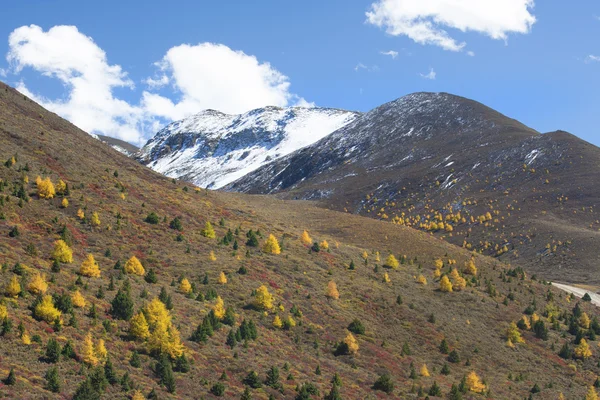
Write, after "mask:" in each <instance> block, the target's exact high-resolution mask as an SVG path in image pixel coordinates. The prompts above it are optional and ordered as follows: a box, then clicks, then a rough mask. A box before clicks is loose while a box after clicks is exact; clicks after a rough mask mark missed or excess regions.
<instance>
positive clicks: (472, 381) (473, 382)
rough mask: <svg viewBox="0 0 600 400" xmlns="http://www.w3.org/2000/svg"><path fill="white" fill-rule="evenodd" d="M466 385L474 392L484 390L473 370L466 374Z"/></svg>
mask: <svg viewBox="0 0 600 400" xmlns="http://www.w3.org/2000/svg"><path fill="white" fill-rule="evenodd" d="M467 387H468V388H469V390H470V391H471V392H475V393H481V392H483V391H484V390H485V385H484V384H483V383H482V382H481V379H480V378H479V376H478V375H477V373H475V371H471V372H470V373H469V375H467Z"/></svg>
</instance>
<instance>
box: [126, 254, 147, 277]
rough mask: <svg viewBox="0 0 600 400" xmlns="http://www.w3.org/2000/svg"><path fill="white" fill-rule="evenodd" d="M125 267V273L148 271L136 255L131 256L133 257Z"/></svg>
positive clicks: (132, 273)
mask: <svg viewBox="0 0 600 400" xmlns="http://www.w3.org/2000/svg"><path fill="white" fill-rule="evenodd" d="M124 269H125V273H127V274H131V275H144V273H146V270H145V269H144V266H143V265H142V263H141V262H140V260H138V258H137V257H136V256H131V258H130V259H129V260H127V262H126V263H125V267H124Z"/></svg>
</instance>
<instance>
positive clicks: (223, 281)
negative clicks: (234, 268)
mask: <svg viewBox="0 0 600 400" xmlns="http://www.w3.org/2000/svg"><path fill="white" fill-rule="evenodd" d="M218 282H219V283H220V284H221V285H224V284H226V283H227V276H226V275H225V272H223V271H221V273H220V274H219V279H218Z"/></svg>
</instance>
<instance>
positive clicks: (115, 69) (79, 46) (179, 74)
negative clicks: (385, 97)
mask: <svg viewBox="0 0 600 400" xmlns="http://www.w3.org/2000/svg"><path fill="white" fill-rule="evenodd" d="M6 58H7V60H8V62H9V66H10V67H9V70H8V72H10V73H13V74H15V75H17V76H18V75H19V74H20V73H21V71H22V70H23V69H25V68H32V69H33V70H35V71H37V72H39V73H41V74H42V75H44V76H47V77H50V78H55V79H58V80H59V81H60V82H61V83H62V84H63V86H64V88H65V93H61V94H60V95H59V96H57V97H56V98H53V99H50V98H47V97H44V96H42V95H40V94H36V93H33V92H32V91H31V90H30V89H29V88H28V87H27V85H26V84H25V83H24V82H23V81H21V83H20V84H19V85H18V87H17V89H18V90H19V91H21V92H22V93H24V94H26V95H28V96H30V97H31V98H33V99H34V100H35V101H37V102H39V103H40V104H41V105H42V106H44V107H46V108H48V109H49V110H52V111H54V112H56V113H57V114H59V115H61V116H63V117H64V118H66V119H68V120H69V121H71V122H73V123H74V124H75V125H77V126H79V127H80V128H82V129H83V130H85V131H87V132H90V133H101V134H104V135H108V136H113V137H118V138H120V139H123V140H127V141H129V142H132V143H136V144H142V143H143V142H144V141H145V140H146V139H148V137H149V136H151V135H153V134H154V133H155V132H156V130H157V127H158V126H159V124H161V123H165V122H169V121H171V120H175V119H180V118H184V117H187V116H189V115H191V114H194V113H197V112H199V111H201V110H203V109H206V108H213V109H217V110H219V111H222V112H226V113H241V112H246V111H248V110H250V109H253V108H258V107H263V106H267V105H275V106H288V105H299V106H304V107H310V106H314V104H313V103H310V102H308V101H306V100H305V99H303V98H301V97H299V96H297V95H295V94H293V93H291V92H290V91H289V88H290V82H289V79H288V78H287V77H286V76H285V75H283V74H282V73H281V72H279V71H277V70H276V69H275V68H273V67H272V66H271V65H270V64H269V63H265V62H260V61H258V60H257V59H256V57H254V56H252V55H247V54H245V53H243V52H241V51H234V50H232V49H230V48H229V47H227V46H224V45H222V44H213V43H202V44H198V45H187V44H184V45H180V46H175V47H172V48H171V49H169V50H168V51H167V53H166V54H165V56H164V57H163V58H162V60H160V61H159V62H158V63H156V66H157V68H158V70H157V73H156V74H155V75H154V76H153V77H148V78H146V79H145V80H143V81H142V82H143V83H144V84H145V86H146V90H144V91H143V92H142V94H141V97H140V98H139V100H138V101H135V102H131V101H129V102H128V101H125V100H123V99H120V98H118V97H117V96H116V95H115V94H114V90H115V89H117V88H120V87H125V88H130V89H132V90H133V89H135V85H134V83H133V81H132V80H131V79H130V78H129V77H128V75H127V73H126V72H125V71H123V69H122V68H121V66H119V65H110V64H109V63H108V60H107V57H106V53H105V52H104V51H103V50H102V49H101V48H100V47H99V46H98V45H97V44H96V43H95V42H94V40H93V39H92V38H90V37H88V36H85V35H84V34H82V33H81V32H79V31H78V29H77V27H75V26H55V27H53V28H51V29H50V30H48V31H47V32H44V31H43V30H42V28H40V27H39V26H36V25H30V26H22V27H20V28H17V29H15V30H14V31H13V32H12V33H11V34H10V36H9V51H8V54H7V56H6ZM3 71H4V70H2V71H0V73H1V72H3ZM158 88H162V89H163V92H161V93H163V94H157V93H154V92H153V90H154V89H158ZM169 90H170V93H166V94H164V93H165V92H169ZM132 94H134V92H132ZM166 96H168V97H166Z"/></svg>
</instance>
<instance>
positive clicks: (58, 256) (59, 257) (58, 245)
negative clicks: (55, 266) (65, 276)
mask: <svg viewBox="0 0 600 400" xmlns="http://www.w3.org/2000/svg"><path fill="white" fill-rule="evenodd" d="M52 259H53V260H56V261H58V262H60V263H65V264H70V263H72V262H73V250H71V248H70V247H69V246H68V245H67V243H66V242H65V241H64V240H62V239H60V240H57V241H56V242H54V251H52Z"/></svg>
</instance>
